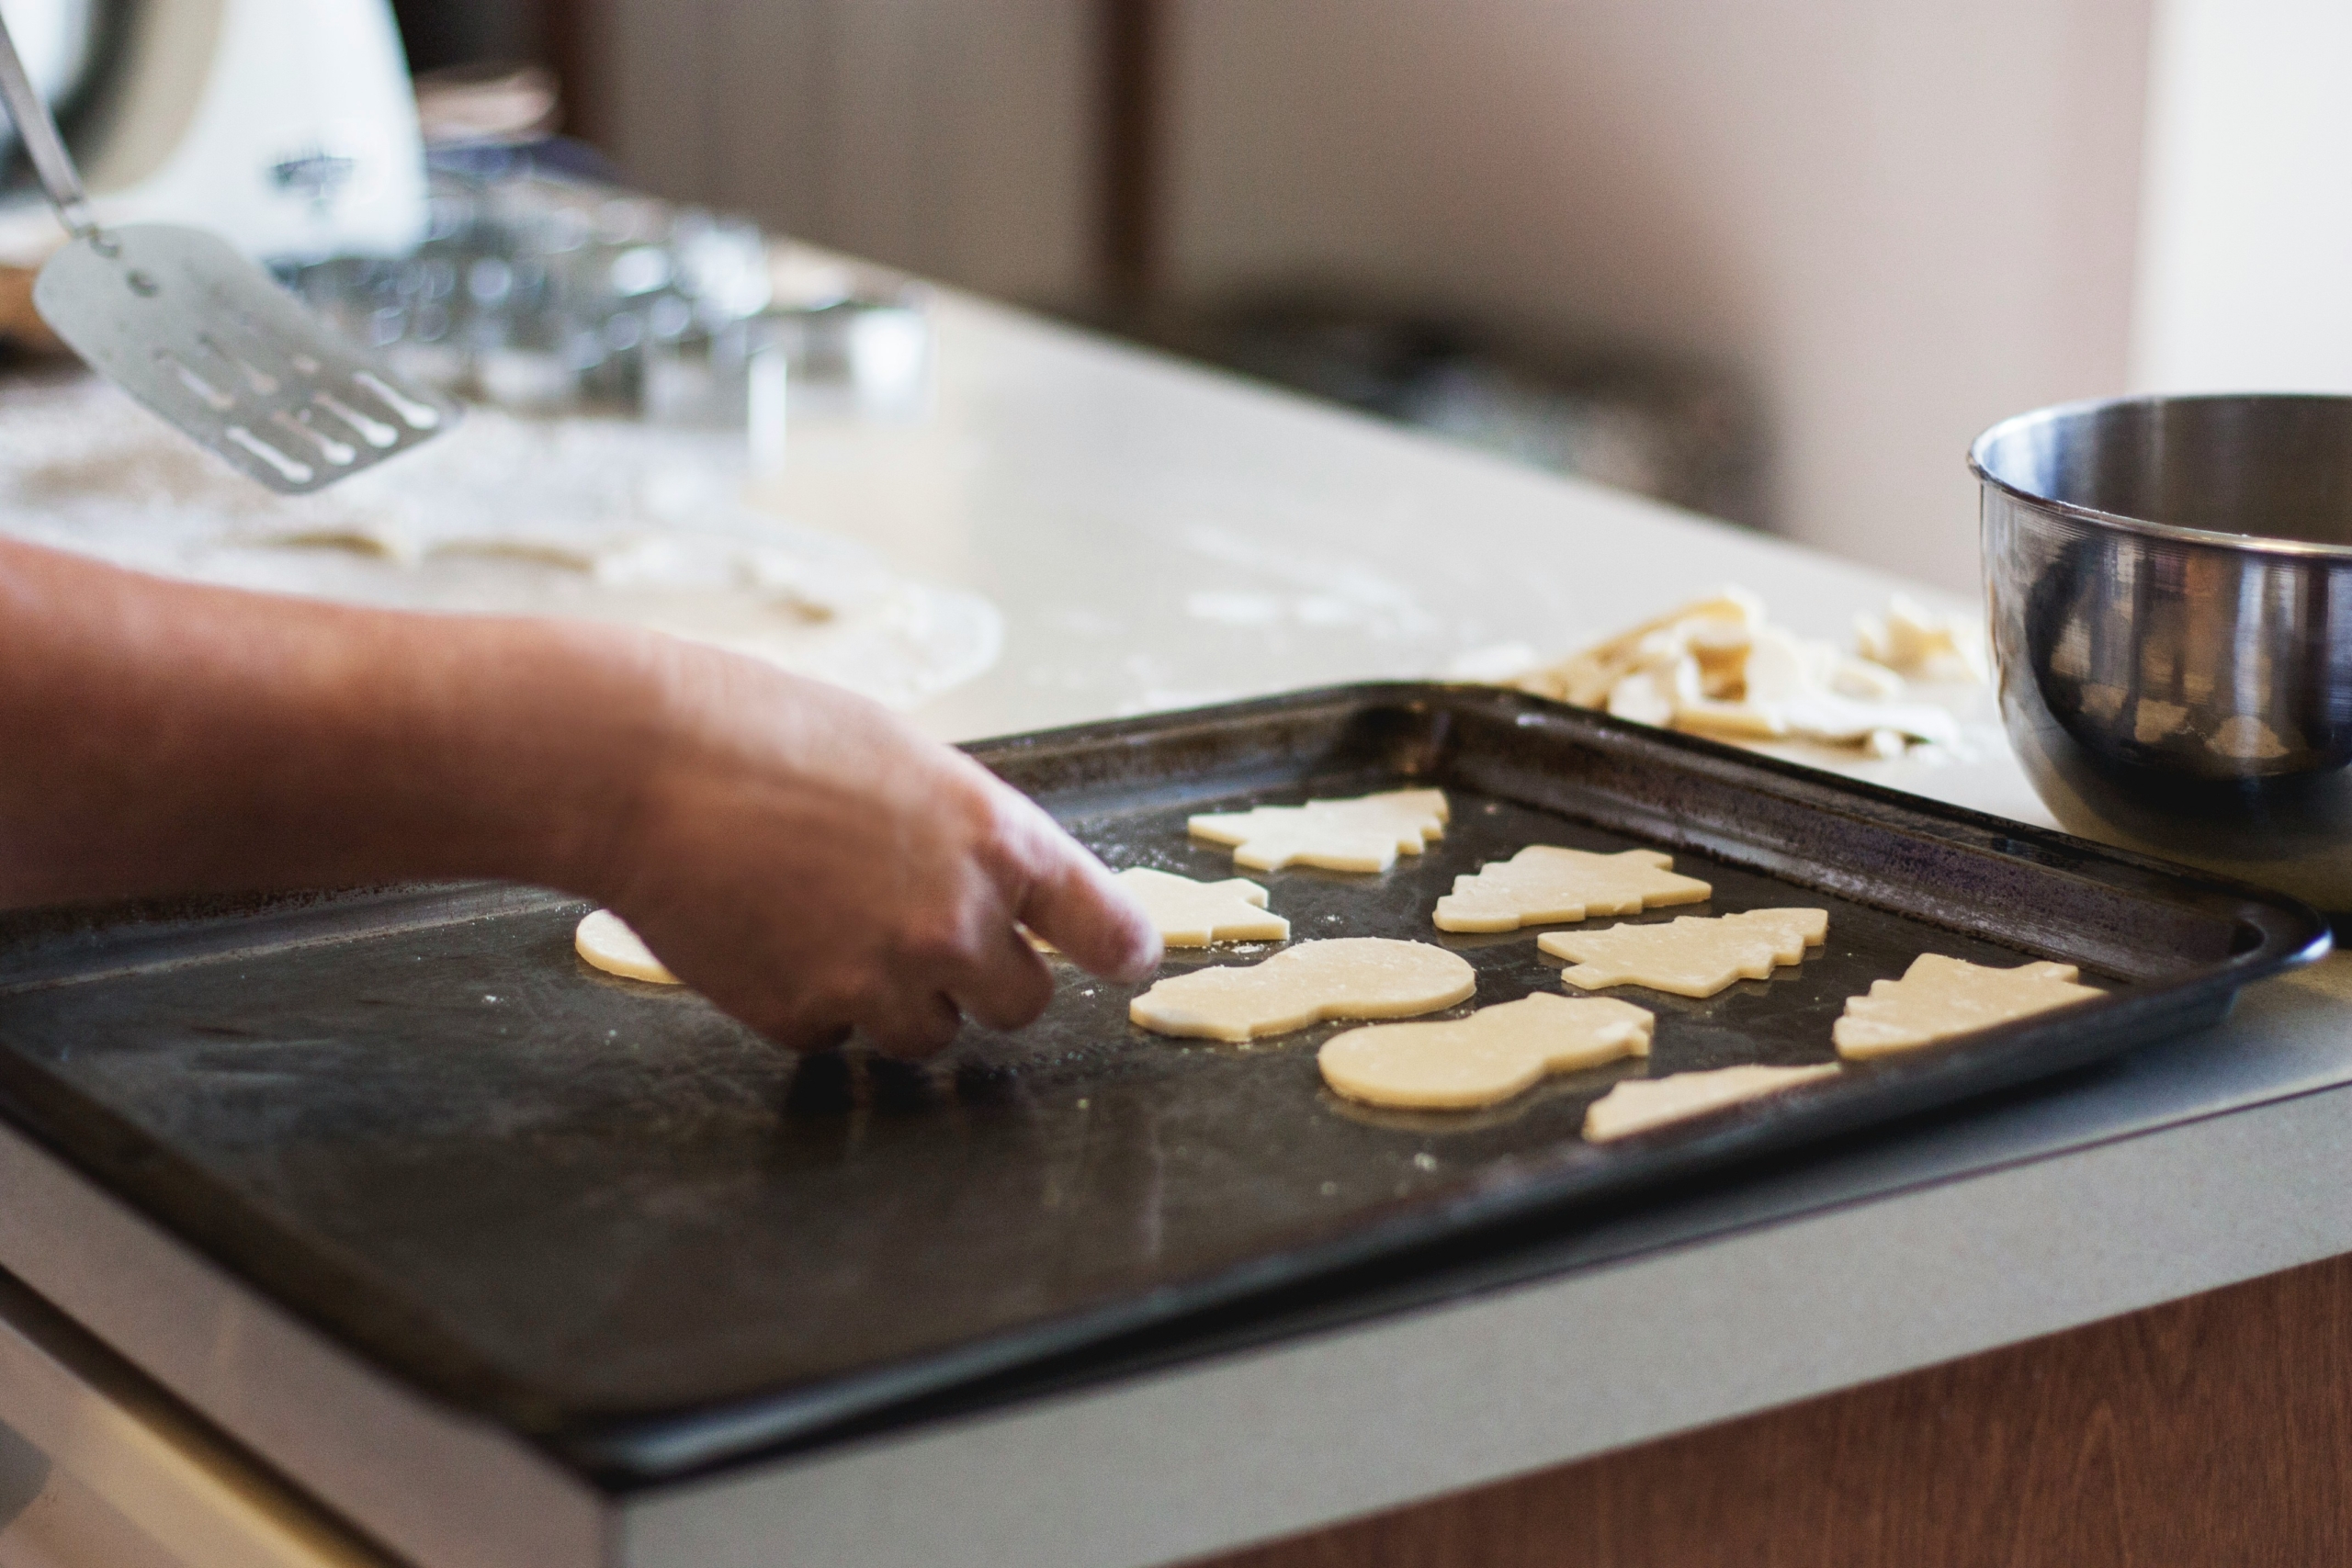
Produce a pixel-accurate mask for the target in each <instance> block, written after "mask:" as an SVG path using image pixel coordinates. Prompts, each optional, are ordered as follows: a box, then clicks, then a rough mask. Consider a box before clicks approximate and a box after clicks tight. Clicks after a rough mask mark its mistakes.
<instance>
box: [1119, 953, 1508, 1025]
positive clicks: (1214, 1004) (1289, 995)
mask: <svg viewBox="0 0 2352 1568" xmlns="http://www.w3.org/2000/svg"><path fill="white" fill-rule="evenodd" d="M1477 988H1478V979H1477V976H1476V973H1475V972H1474V971H1473V970H1472V969H1471V967H1470V964H1469V961H1468V960H1466V959H1464V958H1463V957H1462V956H1461V955H1460V954H1459V953H1448V952H1447V951H1446V950H1445V949H1443V948H1442V947H1439V946H1437V945H1435V944H1434V943H1431V942H1397V941H1395V940H1394V939H1392V938H1389V937H1380V936H1351V937H1340V938H1337V939H1335V940H1333V941H1330V942H1300V943H1299V944H1298V945H1297V946H1296V947H1292V948H1285V949H1283V951H1282V952H1280V953H1275V954H1274V955H1273V956H1272V958H1269V959H1267V960H1266V961H1265V962H1264V963H1262V964H1232V965H1228V966H1224V967H1220V968H1216V969H1195V970H1193V972H1192V973H1191V974H1189V975H1176V976H1170V977H1169V978H1168V979H1165V980H1162V981H1160V982H1159V984H1157V985H1155V986H1153V987H1151V989H1149V990H1148V991H1146V992H1145V993H1144V994H1143V995H1141V996H1139V997H1137V998H1136V999H1135V1000H1134V1001H1133V1002H1132V1003H1130V1004H1129V1005H1128V1008H1127V1016H1128V1018H1130V1019H1131V1020H1133V1021H1135V1022H1136V1023H1138V1024H1140V1025H1142V1026H1143V1027H1144V1028H1146V1029H1148V1030H1150V1031H1152V1032H1154V1033H1156V1034H1177V1035H1183V1036H1187V1037H1189V1038H1192V1039H1195V1040H1234V1041H1239V1040H1250V1039H1254V1038H1255V1037H1257V1036H1259V1035H1261V1034H1287V1033H1289V1032H1291V1031H1292V1030H1294V1029H1305V1028H1306V1026H1307V1025H1308V1024H1310V1023H1317V1022H1320V1021H1323V1020H1324V1019H1327V1018H1411V1017H1413V1016H1414V1015H1416V1014H1418V1013H1425V1012H1435V1011H1437V1010H1438V1009H1440V1008H1450V1007H1452V1006H1453V1004H1454V1003H1456V1002H1459V1001H1466V1000H1467V999H1469V998H1470V996H1471V994H1472V993H1473V992H1475V991H1476V990H1477Z"/></svg>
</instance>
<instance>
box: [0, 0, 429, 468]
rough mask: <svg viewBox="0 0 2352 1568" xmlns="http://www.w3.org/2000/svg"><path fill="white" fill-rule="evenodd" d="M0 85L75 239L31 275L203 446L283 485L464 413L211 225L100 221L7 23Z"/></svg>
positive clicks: (392, 448) (42, 299)
mask: <svg viewBox="0 0 2352 1568" xmlns="http://www.w3.org/2000/svg"><path fill="white" fill-rule="evenodd" d="M0 98H5V99H6V102H7V106H8V116H9V118H11V119H13V120H15V121H16V122H17V135H18V136H20V137H21V138H22V139H23V141H24V143H25V151H26V152H28V153H29V154H31V156H32V161H33V169H34V171H35V172H36V173H38V174H39V175H40V183H41V187H42V188H43V189H44V190H46V191H48V192H49V200H50V205H51V206H52V207H54V208H56V209H57V216H58V218H59V219H60V220H62V222H63V223H64V225H65V227H66V229H67V231H69V232H70V233H71V234H72V235H73V238H72V239H71V240H69V241H68V242H67V243H66V245H65V248H64V249H62V250H61V251H59V252H58V253H57V254H55V255H53V256H51V258H50V259H49V262H48V264H47V265H44V266H43V267H42V268H41V269H40V277H39V278H37V279H35V280H34V283H33V304H34V306H35V308H37V309H38V310H40V314H41V319H42V320H43V321H47V322H48V323H49V324H50V327H51V329H52V330H53V331H55V333H57V335H58V336H59V337H61V338H63V339H64V340H65V341H66V343H67V344H71V345H72V347H73V349H74V353H76V354H78V355H81V356H82V357H83V358H84V359H85V360H86V361H88V362H89V364H90V365H91V367H93V368H95V369H96V370H98V371H100V372H101V373H103V374H104V375H106V376H107V377H108V378H111V379H112V380H113V381H114V382H115V383H116V384H117V385H119V386H120V387H121V388H122V389H123V390H124V391H126V392H129V393H130V395H131V396H132V397H134V398H136V399H138V400H140V401H141V402H142V403H144V404H146V405H147V407H148V408H150V409H152V410H153V411H154V412H156V413H158V414H160V415H162V416H163V417H164V419H165V420H166V421H168V422H170V423H173V424H175V425H177V426H178V427H179V428H180V429H181V430H182V431H184V432H185V433H187V435H188V437H189V438H190V439H191V440H193V441H195V442H196V443H197V444H198V446H204V447H206V448H208V449H209V450H210V451H212V452H214V453H217V454H218V455H219V456H220V457H221V458H222V459H224V460H225V461H226V462H227V463H228V464H229V465H230V466H231V467H232V468H235V469H237V470H238V471H239V472H240V473H243V474H244V475H246V476H247V477H248V478H251V479H258V480H259V481H260V482H261V483H263V484H265V485H267V486H268V487H269V488H270V489H272V490H274V491H280V492H283V493H286V494H300V493H301V492H302V491H313V490H317V489H318V488H319V487H320V486H322V485H328V484H333V483H334V481H335V480H337V479H342V478H344V477H345V476H346V475H350V474H356V473H357V472H358V471H359V470H360V469H362V468H370V467H372V466H374V465H375V464H377V463H380V462H382V461H383V460H384V459H385V458H387V457H391V456H392V455H393V454H394V453H396V452H403V451H406V450H407V449H408V448H409V447H411V446H416V445H417V444H418V443H419V442H422V441H426V440H429V439H431V438H432V437H433V436H435V435H436V434H439V433H440V432H442V431H444V430H447V429H448V428H449V427H450V426H451V425H453V424H455V423H457V420H458V408H457V405H456V404H455V403H453V402H450V401H449V400H447V399H446V398H443V397H440V396H439V395H437V394H435V393H432V392H427V391H423V390H419V389H415V388H413V387H410V386H408V385H406V384H404V383H402V382H401V380H400V378H397V377H395V376H394V375H393V374H392V373H391V372H390V370H389V369H388V368H386V367H384V366H383V365H381V364H379V363H378V362H377V361H376V360H375V359H374V358H372V357H371V356H369V355H366V354H363V353H361V352H359V351H358V350H357V349H356V348H355V347H353V346H352V345H351V344H349V343H346V342H345V341H344V340H343V339H342V338H340V337H337V336H336V335H335V334H334V333H333V332H332V331H330V330H329V329H328V328H327V327H326V326H325V324H324V323H322V322H321V321H319V320H318V319H317V318H316V317H314V316H312V315H311V313H310V312H309V311H308V310H304V309H303V308H302V307H301V306H300V304H299V303H297V302H296V300H295V299H294V298H293V296H292V295H290V294H288V293H287V292H286V291H285V290H284V289H282V288H278V287H277V284H276V283H274V282H272V281H271V280H270V277H269V275H268V274H266V273H265V272H263V271H262V270H261V269H260V268H259V267H257V266H255V265H254V264H253V263H251V262H249V261H247V260H246V259H245V258H244V257H243V256H241V255H239V254H237V253H236V252H235V251H234V250H232V249H231V248H230V246H229V245H228V243H226V242H224V241H222V240H221V239H220V237H219V236H217V235H213V234H208V233H206V232H205V231H203V230H201V229H187V228H181V227H178V226H176V225H173V224H164V223H131V224H124V225H122V226H121V227H119V228H114V229H107V230H101V229H99V227H98V225H97V221H96V219H95V218H93V217H92V216H91V213H90V207H89V199H88V197H87V196H86V194H85V192H84V190H83V188H82V176H81V175H80V173H79V172H78V171H76V170H75V168H74V160H73V158H72V157H71V156H69V155H68V154H67V152H66V151H65V141H64V138H63V137H62V136H60V135H59V134H58V130H57V121H56V120H55V119H54V118H51V115H50V112H49V106H48V105H47V104H46V103H44V102H43V101H42V100H41V96H40V93H39V92H37V91H36V90H35V89H34V87H33V85H32V81H31V78H29V77H28V76H27V75H26V74H25V65H24V62H23V61H22V60H21V59H19V58H18V57H17V45H16V42H15V40H14V39H11V38H9V36H8V29H7V25H6V23H5V22H0Z"/></svg>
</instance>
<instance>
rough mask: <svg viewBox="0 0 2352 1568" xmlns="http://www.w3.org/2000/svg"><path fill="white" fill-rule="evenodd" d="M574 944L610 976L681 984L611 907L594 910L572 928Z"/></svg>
mask: <svg viewBox="0 0 2352 1568" xmlns="http://www.w3.org/2000/svg"><path fill="white" fill-rule="evenodd" d="M571 945H572V949H573V951H575V952H577V953H579V954H580V956H581V957H582V958H583V959H585V960H587V961H588V963H589V964H593V965H594V966H595V967H596V968H598V969H602V970H603V971H604V972H605V974H607V975H618V976H621V977H622V978H624V979H628V980H644V981H648V982H650V983H651V984H653V985H656V986H674V985H676V984H678V977H677V976H675V975H673V974H671V973H670V970H669V967H668V965H666V964H663V963H662V961H661V960H660V959H658V958H656V957H654V956H653V950H652V949H650V948H649V947H647V946H646V945H645V942H644V939H643V938H641V937H639V935H638V934H637V933H636V932H635V931H631V930H629V928H628V921H626V920H624V919H621V918H620V917H619V916H618V915H616V914H614V913H613V912H612V911H611V910H610V909H596V910H593V911H591V912H590V913H589V914H588V916H587V917H586V918H585V919H582V921H581V922H580V924H579V926H578V928H577V929H576V930H574V931H572V933H571Z"/></svg>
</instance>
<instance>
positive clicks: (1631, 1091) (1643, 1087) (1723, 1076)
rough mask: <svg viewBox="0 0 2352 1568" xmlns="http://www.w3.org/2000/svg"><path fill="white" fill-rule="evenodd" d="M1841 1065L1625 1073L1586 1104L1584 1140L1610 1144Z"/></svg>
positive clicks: (1775, 1090) (1775, 1091)
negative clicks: (1645, 1075) (1647, 1075)
mask: <svg viewBox="0 0 2352 1568" xmlns="http://www.w3.org/2000/svg"><path fill="white" fill-rule="evenodd" d="M1836 1071H1838V1064H1837V1063H1835V1062H1828V1063H1825V1064H1823V1065H1822V1066H1817V1067H1758V1066H1744V1067H1717V1068H1716V1069H1715V1070H1714V1071H1713V1072H1709V1073H1675V1074H1673V1075H1671V1076H1669V1077H1662V1078H1621V1079H1619V1080H1618V1081H1617V1083H1616V1085H1615V1086H1614V1087H1612V1088H1611V1089H1610V1091H1609V1092H1608V1093H1607V1094H1604V1095H1602V1096H1601V1097H1600V1099H1599V1100H1594V1101H1593V1102H1592V1103H1591V1104H1590V1105H1589V1106H1588V1107H1586V1109H1585V1113H1584V1135H1585V1141H1586V1142H1588V1143H1594V1144H1605V1143H1608V1142H1609V1141H1610V1140H1611V1139H1612V1138H1623V1137H1629V1136H1631V1135H1632V1134H1635V1133H1646V1132H1648V1131H1649V1130H1650V1129H1651V1128H1653V1127H1663V1126H1665V1125H1666V1124H1667V1123H1668V1122H1680V1121H1684V1120H1686V1119H1688V1118H1690V1117H1692V1116H1704V1115H1705V1114H1706V1113H1707V1112H1709V1111H1720V1110H1722V1109H1723V1108H1724V1106H1726V1105H1736V1104H1738V1103H1739V1102H1740V1101H1741V1100H1756V1099H1759V1098H1761V1097H1763V1096H1765V1095H1770V1094H1778V1093H1780V1092H1781V1090H1783V1089H1794V1088H1795V1087H1796V1086H1797V1085H1799V1084H1801V1083H1811V1082H1813V1081H1814V1080H1815V1078H1826V1077H1829V1076H1830V1075H1831V1074H1832V1073H1835V1072H1836Z"/></svg>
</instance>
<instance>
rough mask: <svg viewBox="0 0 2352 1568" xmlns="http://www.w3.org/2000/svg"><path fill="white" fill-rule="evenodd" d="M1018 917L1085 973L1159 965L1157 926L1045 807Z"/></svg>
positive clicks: (1121, 974) (1137, 973)
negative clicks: (1037, 861) (1036, 860)
mask: <svg viewBox="0 0 2352 1568" xmlns="http://www.w3.org/2000/svg"><path fill="white" fill-rule="evenodd" d="M1038 816H1039V818H1043V820H1042V822H1041V823H1040V826H1041V827H1042V828H1043V829H1045V830H1044V831H1043V832H1042V833H1040V834H1039V835H1038V837H1039V840H1040V841H1039V845H1038V850H1037V855H1038V859H1039V860H1040V861H1041V862H1042V863H1041V864H1038V865H1036V866H1035V867H1034V868H1033V870H1032V873H1031V875H1030V879H1029V890H1028V894H1027V897H1024V898H1023V901H1022V905H1021V911H1020V918H1021V923H1022V924H1023V925H1024V926H1027V927H1028V928H1029V929H1030V930H1031V931H1035V932H1036V933H1037V934H1038V935H1039V936H1041V937H1044V938H1045V939H1046V941H1047V942H1052V943H1053V944H1054V945H1055V946H1056V947H1057V948H1059V949H1060V950H1061V951H1062V953H1063V955H1064V956H1066V957H1068V958H1069V960H1070V962H1071V963H1073V964H1077V965H1078V966H1079V967H1080V968H1081V969H1084V970H1086V971H1087V972H1088V973H1089V974H1093V975H1100V976H1103V978H1104V979H1106V980H1141V979H1145V978H1148V976H1150V974H1151V972H1152V971H1153V970H1154V969H1156V968H1158V967H1159V928H1158V927H1157V926H1155V925H1153V924H1152V921H1151V917H1150V916H1149V915H1148V914H1146V913H1145V912H1144V908H1143V906H1142V905H1141V904H1138V903H1136V899H1135V896H1134V895H1132V894H1130V893H1129V892H1128V891H1127V890H1126V889H1125V888H1124V887H1122V886H1119V884H1118V882H1117V880H1116V879H1115V878H1114V877H1113V876H1112V874H1110V872H1109V871H1107V870H1106V869H1104V867H1103V863H1102V862H1101V861H1099V860H1097V859H1095V858H1094V856H1093V854H1092V853H1091V852H1090V851H1088V850H1087V849H1086V848H1085V847H1084V846H1082V845H1081V844H1080V843H1079V842H1078V841H1077V840H1075V839H1072V838H1071V837H1069V835H1068V834H1067V833H1064V832H1063V831H1062V830H1061V829H1060V827H1059V826H1058V825H1057V824H1056V823H1054V821H1053V820H1052V819H1051V818H1046V816H1045V813H1044V812H1042V811H1041V812H1039V813H1038Z"/></svg>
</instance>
